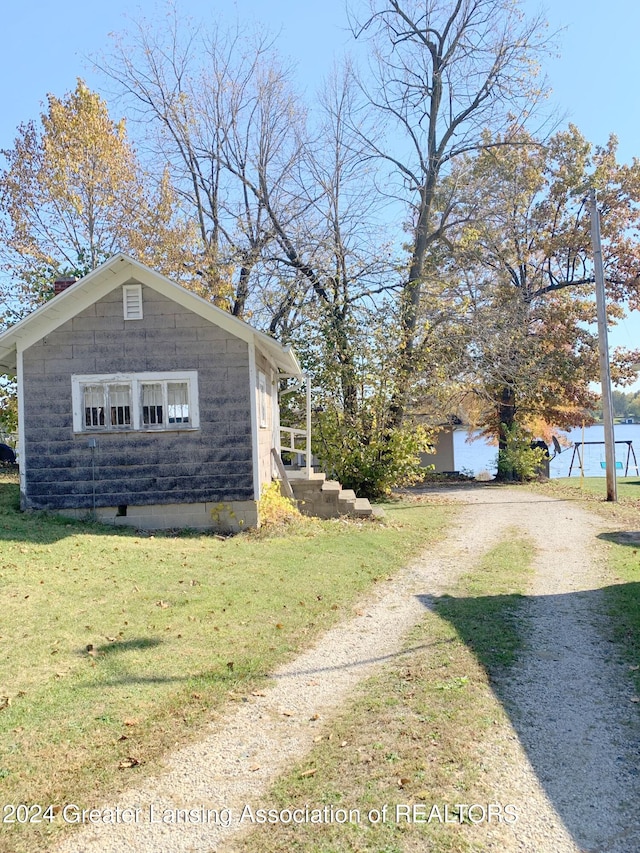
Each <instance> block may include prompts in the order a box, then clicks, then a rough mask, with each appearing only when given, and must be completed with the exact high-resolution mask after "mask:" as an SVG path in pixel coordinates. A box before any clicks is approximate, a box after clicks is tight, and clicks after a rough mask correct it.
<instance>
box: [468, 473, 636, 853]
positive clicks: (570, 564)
mask: <svg viewBox="0 0 640 853" xmlns="http://www.w3.org/2000/svg"><path fill="white" fill-rule="evenodd" d="M503 495H506V492H505V491H501V490H493V491H491V490H486V491H485V492H484V493H482V492H479V491H478V492H475V493H474V494H472V495H468V494H467V495H465V496H464V497H463V499H464V500H467V501H469V500H470V501H472V502H473V503H474V504H475V505H476V506H478V507H480V506H482V505H483V503H484V502H486V504H485V506H486V509H487V511H490V512H491V520H492V523H493V520H494V519H495V518H496V517H498V516H504V514H505V513H506V514H508V515H509V516H510V518H511V520H512V523H513V524H514V526H515V527H517V528H518V529H519V530H521V531H523V532H524V533H526V534H527V535H528V536H530V537H531V538H532V540H533V541H534V543H535V545H536V551H537V554H536V557H535V560H534V569H535V575H534V577H533V580H532V582H531V585H530V588H529V590H528V598H527V601H526V604H525V608H524V612H523V625H524V626H526V640H525V646H524V650H523V653H522V655H521V657H520V660H519V662H518V664H517V665H516V666H515V667H514V668H513V669H512V671H511V674H510V675H509V676H507V677H506V678H504V679H503V680H501V681H499V682H496V683H494V685H493V687H494V692H495V694H496V696H497V697H498V699H499V700H500V702H501V704H502V705H503V707H504V708H505V710H506V711H507V713H508V715H509V722H508V723H507V724H505V726H503V727H502V729H501V730H500V731H498V732H496V733H495V736H494V738H493V739H492V741H491V743H488V744H486V745H485V756H484V758H485V761H486V767H487V777H488V779H490V780H492V783H493V790H494V792H495V796H496V799H497V800H498V801H502V802H507V801H508V802H516V803H517V804H518V813H519V820H518V822H517V824H516V825H515V826H513V827H512V828H511V829H510V830H509V831H508V832H505V831H502V832H501V833H500V836H501V843H500V845H499V846H497V847H496V848H495V849H499V850H504V851H507V850H524V851H528V853H529V851H530V853H578V851H580V853H586V851H588V852H589V853H599V851H603V853H604V851H607V853H637V851H639V850H640V826H639V823H638V819H637V809H638V806H639V805H640V774H639V768H640V717H639V715H638V712H637V706H636V705H635V704H633V703H632V702H631V699H632V698H633V692H634V691H633V683H632V680H631V678H630V677H629V671H628V667H627V666H625V665H623V664H622V662H621V661H620V659H619V658H618V656H617V649H616V648H615V647H614V646H612V644H611V643H610V642H608V641H607V640H606V635H607V626H606V615H605V612H604V595H603V592H602V587H603V586H606V579H605V577H604V571H605V570H604V566H605V559H606V556H605V545H604V544H603V543H602V542H600V541H599V540H598V539H597V536H598V534H599V533H601V532H602V531H603V530H604V529H606V524H605V523H603V521H602V519H600V518H598V517H596V516H594V515H592V514H591V513H588V512H586V511H585V510H583V509H582V508H581V507H580V506H578V505H577V504H576V503H575V502H573V501H557V500H553V499H549V498H544V497H540V496H538V495H533V494H527V493H526V492H524V491H519V490H510V491H509V498H508V501H509V503H508V505H507V506H505V505H504V504H502V503H501V501H502V500H504V498H503V497H502V496H503ZM490 835H491V833H489V836H490ZM489 849H492V848H489Z"/></svg>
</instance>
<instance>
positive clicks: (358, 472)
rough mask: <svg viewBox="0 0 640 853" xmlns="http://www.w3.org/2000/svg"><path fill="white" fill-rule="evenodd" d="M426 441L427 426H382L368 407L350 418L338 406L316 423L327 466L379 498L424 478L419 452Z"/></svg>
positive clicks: (347, 484)
mask: <svg viewBox="0 0 640 853" xmlns="http://www.w3.org/2000/svg"><path fill="white" fill-rule="evenodd" d="M428 446H429V435H428V433H427V431H426V430H425V429H424V427H422V426H419V425H416V424H406V425H403V426H401V427H398V428H395V429H384V428H383V426H382V425H378V424H377V423H376V421H375V420H374V419H372V418H370V419H367V417H366V413H364V415H363V416H361V417H360V418H358V420H357V422H355V423H350V422H349V421H347V419H346V418H344V416H342V415H341V414H340V413H338V412H337V411H335V410H331V411H328V412H327V411H325V412H322V413H320V415H319V416H318V418H317V420H316V424H315V431H314V453H315V455H316V456H317V457H318V459H319V460H320V462H321V464H322V467H323V470H324V471H325V472H326V473H327V475H329V476H330V477H334V478H335V479H336V480H338V481H339V482H340V483H341V484H342V486H343V487H344V488H345V489H353V490H354V491H355V492H356V494H357V495H358V496H359V497H365V498H379V497H382V496H383V495H386V494H388V493H389V492H390V491H391V489H392V488H393V487H394V486H407V485H411V484H412V483H416V482H419V481H420V480H422V479H423V478H424V474H425V470H424V469H423V468H422V467H421V465H420V452H421V451H425V450H427V449H428Z"/></svg>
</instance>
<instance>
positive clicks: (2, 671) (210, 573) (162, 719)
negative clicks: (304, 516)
mask: <svg viewBox="0 0 640 853" xmlns="http://www.w3.org/2000/svg"><path fill="white" fill-rule="evenodd" d="M7 479H8V478H5V479H4V481H3V483H2V484H0V555H1V556H0V609H1V610H0V612H2V614H3V618H2V623H1V627H0V650H1V651H2V654H0V696H3V697H6V699H7V700H8V701H9V704H8V707H4V709H3V710H0V794H1V797H0V799H1V800H2V802H5V803H11V802H13V803H19V802H23V803H54V804H61V803H65V802H74V803H77V804H78V805H80V806H91V807H93V806H95V805H96V804H97V803H99V802H100V801H101V800H102V799H103V798H104V797H106V796H107V795H108V794H109V793H110V792H111V791H113V790H114V789H116V788H118V787H121V786H122V785H126V784H130V783H131V782H133V781H134V779H135V778H136V775H137V774H145V773H148V772H152V771H153V770H154V768H155V767H157V763H158V762H159V761H161V759H162V756H163V755H164V754H165V753H166V752H167V750H169V749H172V748H173V747H175V746H176V745H177V744H180V743H182V742H183V741H185V740H186V739H189V738H192V737H194V736H196V735H197V732H198V731H199V729H200V728H201V727H202V725H203V724H204V722H205V721H206V720H208V719H210V717H211V714H212V711H214V710H215V709H216V708H219V707H220V706H221V704H222V703H224V702H226V701H228V699H229V698H230V697H233V695H234V693H235V692H237V691H240V690H246V689H248V688H250V687H251V686H252V685H255V686H257V685H258V684H259V683H260V682H261V680H262V679H264V677H265V676H266V675H267V674H268V673H269V672H270V671H271V670H272V669H273V668H274V667H275V666H276V665H277V664H278V663H280V662H282V661H283V660H285V659H287V658H289V657H291V656H292V655H293V654H295V653H296V652H297V651H298V650H300V649H301V648H303V647H304V646H306V645H308V644H309V643H310V642H311V641H312V640H313V639H314V638H315V637H316V636H317V635H318V634H320V633H321V632H323V631H324V630H326V629H327V628H328V627H329V626H330V625H331V624H333V623H335V622H336V621H337V620H338V619H340V618H344V616H345V615H346V614H348V613H349V612H350V608H351V607H352V606H353V605H354V603H355V601H356V600H357V598H358V596H359V595H361V594H362V593H363V591H364V590H366V589H367V588H368V587H369V586H370V585H371V584H373V583H375V582H376V580H378V579H380V578H386V577H387V576H388V575H389V574H391V573H393V572H394V571H396V570H397V569H399V568H400V567H401V566H402V565H403V564H405V563H406V561H407V560H408V559H410V557H411V556H413V555H414V554H416V553H417V552H418V551H419V550H420V549H421V548H422V547H424V545H425V544H427V543H428V542H430V541H433V540H434V539H435V538H436V537H437V536H439V535H440V534H441V531H442V530H443V527H444V525H445V522H446V519H447V516H448V513H450V512H451V510H447V509H446V508H444V507H437V506H430V505H426V504H425V505H418V504H416V503H415V502H414V503H413V504H412V505H411V507H409V508H407V507H406V506H402V505H394V506H392V507H389V508H388V512H387V520H386V522H385V523H384V524H377V523H347V522H345V521H342V520H336V521H330V522H309V523H308V524H300V525H298V526H297V527H296V528H294V529H293V530H292V531H289V532H287V533H286V534H281V535H277V536H275V535H274V536H272V537H269V536H264V535H249V534H244V535H241V536H237V537H234V538H229V539H220V538H217V537H215V536H206V535H195V534H191V535H188V534H186V535H182V536H177V537H170V536H162V535H156V536H142V535H138V534H137V533H136V532H134V531H129V530H119V529H117V530H116V529H112V528H107V527H104V526H100V525H91V524H81V523H78V522H70V521H67V520H64V519H61V518H56V517H51V516H47V515H44V514H22V513H20V512H18V511H17V485H16V484H15V483H13V482H9V481H7ZM9 479H10V478H9ZM2 704H5V705H6V701H5V702H4V703H2ZM129 759H134V760H135V761H136V762H139V764H138V765H137V766H135V767H133V768H127V767H125V766H124V765H126V764H128V763H130V762H129ZM45 845H46V838H45V839H43V838H41V837H40V836H39V835H36V834H34V833H31V832H30V831H25V832H24V833H11V834H10V837H9V834H7V833H3V834H2V836H0V850H2V851H11V853H20V851H27V850H28V851H35V850H39V849H43V848H44V846H45Z"/></svg>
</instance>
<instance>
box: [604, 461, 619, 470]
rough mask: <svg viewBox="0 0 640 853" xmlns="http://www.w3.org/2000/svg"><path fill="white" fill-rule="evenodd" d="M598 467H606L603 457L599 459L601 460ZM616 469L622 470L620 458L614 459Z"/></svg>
mask: <svg viewBox="0 0 640 853" xmlns="http://www.w3.org/2000/svg"><path fill="white" fill-rule="evenodd" d="M600 467H601V468H606V467H607V463H606V462H605V461H604V460H603V459H601V460H600ZM616 469H617V470H618V471H622V462H620V460H619V459H616Z"/></svg>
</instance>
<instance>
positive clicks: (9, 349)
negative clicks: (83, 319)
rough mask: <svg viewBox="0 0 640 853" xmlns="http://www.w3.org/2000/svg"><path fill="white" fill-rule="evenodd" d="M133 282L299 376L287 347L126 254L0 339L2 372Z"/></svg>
mask: <svg viewBox="0 0 640 853" xmlns="http://www.w3.org/2000/svg"><path fill="white" fill-rule="evenodd" d="M132 280H133V281H136V282H139V283H140V284H143V285H146V286H147V287H150V288H152V289H153V290H155V291H157V292H158V293H161V294H162V295H163V296H166V297H167V298H168V299H172V300H173V301H174V302H177V303H178V304H179V305H182V306H183V307H184V308H187V309H188V310H189V311H193V312H194V313H195V314H199V315H200V316H201V317H204V318H205V320H209V321H210V322H211V323H213V324H214V325H216V326H219V327H220V328H222V329H224V330H225V331H226V332H229V334H231V335H234V336H235V337H237V338H240V339H241V340H243V341H246V342H247V343H253V344H254V345H255V346H256V347H257V348H258V349H259V350H261V351H262V352H263V353H264V354H265V355H268V356H269V357H270V358H271V359H272V360H273V361H274V362H275V364H276V365H277V366H278V368H279V369H280V370H281V371H282V372H283V373H286V374H291V375H294V376H300V375H302V370H301V368H300V365H299V364H298V360H297V358H296V357H295V354H294V353H293V351H292V349H291V347H288V346H287V347H285V346H282V344H280V343H278V341H276V340H275V339H274V338H271V337H269V335H266V334H264V332H259V331H258V330H257V329H254V328H252V327H251V326H249V325H248V324H247V323H245V322H244V321H243V320H239V319H238V318H237V317H233V316H232V315H231V314H229V313H227V312H226V311H222V310H221V309H220V308H216V306H215V305H212V304H211V303H210V302H207V301H206V300H205V299H202V298H201V297H200V296H197V295H196V294H195V293H192V292H191V291H190V290H186V289H185V288H184V287H182V285H180V284H176V283H175V282H173V281H171V280H170V279H168V278H166V277H165V276H163V275H160V273H157V272H155V271H154V270H152V269H149V267H146V266H145V265H144V264H141V263H140V262H139V261H136V260H134V259H133V258H130V257H128V256H127V255H124V254H118V255H114V256H113V257H112V258H109V260H108V261H105V263H103V264H101V265H100V266H99V267H97V269H95V270H93V272H90V273H89V275H86V276H85V277H84V278H81V279H80V280H79V281H77V282H76V283H75V284H72V285H71V287H68V288H67V289H66V290H64V291H63V292H62V293H60V294H59V295H58V296H55V297H54V298H53V299H51V300H50V301H49V302H47V303H46V304H45V305H42V306H41V307H40V308H38V309H36V310H35V311H34V312H33V313H31V314H29V316H28V317H25V318H24V320H21V321H20V322H19V323H16V324H15V326H11V328H9V329H7V331H6V332H3V333H2V334H0V372H5V373H9V374H10V375H14V374H15V372H16V354H17V351H18V350H24V349H26V348H27V347H29V346H32V345H33V344H35V343H36V342H37V341H39V340H41V338H44V337H46V335H48V334H50V333H51V332H52V331H54V329H57V328H58V326H61V325H62V324H63V323H66V322H67V321H68V320H71V319H72V318H73V317H75V316H76V315H77V314H79V313H80V312H81V311H84V310H85V308H88V307H89V306H90V305H93V303H94V302H97V301H98V300H99V299H102V298H103V297H104V296H106V295H107V293H109V292H110V291H111V290H113V289H114V288H116V287H120V286H121V285H123V284H126V283H127V282H130V281H132Z"/></svg>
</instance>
